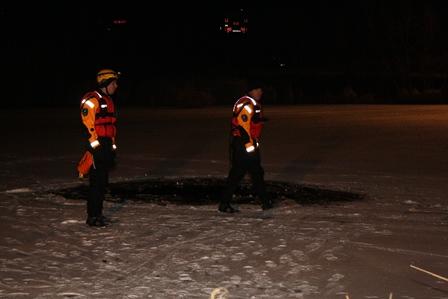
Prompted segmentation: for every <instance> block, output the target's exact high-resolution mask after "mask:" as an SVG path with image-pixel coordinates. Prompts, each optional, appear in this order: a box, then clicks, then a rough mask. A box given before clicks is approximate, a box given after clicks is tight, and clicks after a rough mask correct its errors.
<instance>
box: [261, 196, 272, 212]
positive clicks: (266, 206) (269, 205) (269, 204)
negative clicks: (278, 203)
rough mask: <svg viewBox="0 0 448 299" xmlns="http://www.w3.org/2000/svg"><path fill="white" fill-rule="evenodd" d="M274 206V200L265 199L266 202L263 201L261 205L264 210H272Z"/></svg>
mask: <svg viewBox="0 0 448 299" xmlns="http://www.w3.org/2000/svg"><path fill="white" fill-rule="evenodd" d="M273 207H274V203H273V202H272V200H270V199H269V200H265V201H264V202H263V204H262V205H261V209H262V210H263V211H266V210H270V209H272V208H273Z"/></svg>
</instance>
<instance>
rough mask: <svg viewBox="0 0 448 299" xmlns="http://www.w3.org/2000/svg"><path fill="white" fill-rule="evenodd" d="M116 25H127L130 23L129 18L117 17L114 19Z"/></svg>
mask: <svg viewBox="0 0 448 299" xmlns="http://www.w3.org/2000/svg"><path fill="white" fill-rule="evenodd" d="M113 23H114V25H126V24H127V23H128V20H126V19H116V20H113Z"/></svg>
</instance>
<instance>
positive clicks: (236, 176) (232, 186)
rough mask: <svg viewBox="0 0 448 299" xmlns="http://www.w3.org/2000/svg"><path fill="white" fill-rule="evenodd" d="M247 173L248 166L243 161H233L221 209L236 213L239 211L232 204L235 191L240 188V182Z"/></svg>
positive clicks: (220, 204) (220, 205)
mask: <svg viewBox="0 0 448 299" xmlns="http://www.w3.org/2000/svg"><path fill="white" fill-rule="evenodd" d="M245 174H246V168H245V167H244V165H243V164H242V163H233V165H232V169H230V172H229V175H228V177H227V186H226V188H225V189H224V192H223V194H222V196H221V201H220V203H219V208H218V209H219V211H221V212H227V213H234V212H237V210H236V209H235V208H233V207H232V206H231V205H230V201H231V199H232V196H233V193H235V191H236V189H237V188H238V185H239V183H240V182H241V180H242V179H243V178H244V175H245Z"/></svg>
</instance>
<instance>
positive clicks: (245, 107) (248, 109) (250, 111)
mask: <svg viewBox="0 0 448 299" xmlns="http://www.w3.org/2000/svg"><path fill="white" fill-rule="evenodd" d="M244 109H246V110H247V112H249V114H251V113H252V109H251V108H250V107H249V106H244Z"/></svg>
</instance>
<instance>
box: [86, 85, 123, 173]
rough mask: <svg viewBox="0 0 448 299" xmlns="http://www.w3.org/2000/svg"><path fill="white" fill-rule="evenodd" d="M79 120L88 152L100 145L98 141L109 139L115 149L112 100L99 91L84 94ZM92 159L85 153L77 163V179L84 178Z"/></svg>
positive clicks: (114, 118)
mask: <svg viewBox="0 0 448 299" xmlns="http://www.w3.org/2000/svg"><path fill="white" fill-rule="evenodd" d="M80 108H81V119H82V123H83V124H84V126H85V128H86V129H87V136H89V138H88V140H89V150H92V149H95V148H96V147H98V146H99V145H100V142H99V139H101V138H110V139H111V140H112V144H113V148H114V149H116V145H115V135H116V127H115V122H116V115H115V105H114V102H113V101H112V99H111V98H110V97H109V96H108V95H105V94H103V93H101V92H100V91H92V92H88V93H87V94H85V95H84V96H83V98H82V100H81V106H80ZM93 163H94V161H93V157H92V154H91V152H90V151H87V152H86V153H85V154H84V155H83V157H82V158H81V161H79V163H78V172H79V177H81V178H82V177H84V176H85V175H86V174H87V173H88V172H89V170H90V167H91V166H92V165H93Z"/></svg>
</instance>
